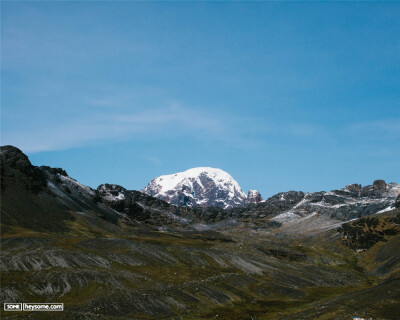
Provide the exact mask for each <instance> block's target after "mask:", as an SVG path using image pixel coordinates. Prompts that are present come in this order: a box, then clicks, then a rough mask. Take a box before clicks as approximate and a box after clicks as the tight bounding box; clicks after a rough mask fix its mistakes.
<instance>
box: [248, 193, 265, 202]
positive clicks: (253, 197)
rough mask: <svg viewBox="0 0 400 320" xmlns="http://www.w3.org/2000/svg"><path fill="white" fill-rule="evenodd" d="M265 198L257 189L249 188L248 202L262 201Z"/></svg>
mask: <svg viewBox="0 0 400 320" xmlns="http://www.w3.org/2000/svg"><path fill="white" fill-rule="evenodd" d="M263 201H264V199H263V197H262V196H261V194H260V193H259V192H258V191H257V190H249V192H248V194H247V203H253V204H254V203H255V204H257V203H261V202H263Z"/></svg>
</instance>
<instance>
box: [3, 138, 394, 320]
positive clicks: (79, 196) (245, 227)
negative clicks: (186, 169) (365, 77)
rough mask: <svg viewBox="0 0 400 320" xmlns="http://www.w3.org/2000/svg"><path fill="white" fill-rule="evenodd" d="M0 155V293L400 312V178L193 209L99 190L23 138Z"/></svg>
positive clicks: (184, 310)
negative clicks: (53, 164) (46, 161)
mask: <svg viewBox="0 0 400 320" xmlns="http://www.w3.org/2000/svg"><path fill="white" fill-rule="evenodd" d="M0 159H1V249H2V250H1V257H0V258H1V259H0V270H1V290H0V297H1V301H0V302H1V303H4V302H63V303H64V309H65V311H63V312H59V313H57V319H351V318H352V317H355V316H358V317H364V318H373V319H397V318H398V310H400V300H399V297H400V255H399V250H398V248H399V245H400V229H399V219H400V209H399V207H400V196H399V193H400V190H399V186H398V185H397V184H395V183H389V184H386V183H385V182H384V181H381V180H377V181H375V182H374V183H373V184H372V185H370V186H365V187H361V186H360V185H357V184H353V185H349V186H346V187H345V188H343V189H339V190H333V191H330V192H313V193H304V192H300V191H290V192H283V193H279V194H277V195H275V196H273V197H271V198H269V199H267V200H265V201H263V200H261V199H260V198H259V197H258V195H257V194H256V193H253V194H252V197H251V199H255V200H254V201H252V202H251V203H249V201H247V199H249V198H250V196H248V197H244V198H243V199H246V200H243V203H242V205H241V206H240V207H234V206H232V207H231V208H228V209H224V207H225V205H221V206H220V207H218V206H217V207H214V208H208V207H198V206H194V205H193V206H192V207H191V206H177V205H173V204H170V203H167V202H165V201H163V200H161V199H157V198H154V197H152V196H150V195H148V194H145V193H142V192H139V191H133V190H126V189H125V188H123V187H122V186H118V185H110V184H102V185H100V186H99V187H98V188H97V189H92V188H90V187H87V186H84V185H82V184H80V183H79V182H77V181H76V180H74V179H73V178H71V177H69V176H68V175H67V173H66V172H65V171H64V170H62V169H57V168H50V167H46V166H42V167H35V166H33V165H32V164H31V163H30V161H29V159H28V158H27V157H26V155H24V154H23V153H22V152H21V151H20V150H18V149H17V148H15V147H11V146H6V147H1V149H0ZM206 180H207V179H206V178H204V180H203V181H200V182H201V183H203V182H204V181H206ZM192 182H193V184H195V183H194V181H192ZM235 188H236V187H235ZM238 194H239V195H240V197H241V194H240V193H238ZM253 195H254V197H253ZM222 196H224V197H225V196H226V194H225V193H223V194H222ZM199 199H200V198H199ZM223 199H224V200H223V201H225V200H226V198H223ZM256 199H259V200H260V201H258V200H257V201H256ZM232 201H234V202H235V201H238V200H235V199H232ZM1 318H2V319H54V314H52V313H46V312H5V311H1Z"/></svg>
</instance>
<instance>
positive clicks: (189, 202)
mask: <svg viewBox="0 0 400 320" xmlns="http://www.w3.org/2000/svg"><path fill="white" fill-rule="evenodd" d="M141 191H142V192H143V193H146V194H148V195H150V196H153V197H156V198H159V199H162V200H164V201H166V202H168V203H171V204H174V205H178V206H189V207H221V208H223V209H227V208H232V207H241V206H243V205H244V204H245V203H246V202H247V197H246V195H245V194H244V193H243V191H242V189H241V188H240V186H239V184H238V183H237V182H236V181H235V180H234V179H233V178H232V177H231V176H230V175H229V174H228V173H227V172H225V171H223V170H221V169H215V168H209V167H204V168H203V167H200V168H193V169H189V170H187V171H185V172H178V173H174V174H170V175H165V176H160V177H157V178H154V179H153V180H152V181H151V182H150V183H149V184H148V185H147V186H146V187H145V188H144V189H143V190H141Z"/></svg>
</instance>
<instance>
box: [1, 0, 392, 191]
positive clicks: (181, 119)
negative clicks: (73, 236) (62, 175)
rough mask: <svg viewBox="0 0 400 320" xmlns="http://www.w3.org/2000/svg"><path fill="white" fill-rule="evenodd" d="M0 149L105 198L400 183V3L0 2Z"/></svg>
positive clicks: (317, 188)
mask: <svg viewBox="0 0 400 320" xmlns="http://www.w3.org/2000/svg"><path fill="white" fill-rule="evenodd" d="M1 6H2V8H1V9H2V10H1V62H2V71H1V76H2V83H1V85H2V88H1V89H2V90H1V144H2V145H4V144H12V145H15V146H17V147H19V148H20V149H22V150H23V151H24V152H26V153H27V154H28V155H29V157H30V159H31V161H32V162H33V164H35V165H43V164H46V165H51V166H55V167H62V168H64V169H66V170H67V172H68V173H69V175H70V176H72V177H74V178H76V179H78V180H79V181H80V182H82V183H84V184H87V185H90V186H92V187H97V186H98V185H99V184H101V183H105V182H108V183H117V184H121V185H123V186H125V187H126V188H128V189H141V188H143V187H144V186H145V185H146V184H147V183H148V182H149V181H150V180H151V179H152V178H154V177H156V176H159V175H161V174H169V173H173V172H177V171H183V170H186V169H189V168H191V167H196V166H212V167H217V168H221V169H223V170H225V171H227V172H229V173H230V174H231V175H232V176H233V177H234V178H235V179H236V180H237V181H238V182H239V184H240V185H241V187H242V188H243V190H244V191H245V192H247V190H248V189H249V188H253V189H258V190H260V192H261V193H262V195H263V196H264V197H268V196H271V195H272V194H274V193H277V192H280V191H287V190H304V191H318V190H330V189H333V188H339V187H342V186H344V185H346V184H348V183H354V182H357V183H361V184H363V185H365V184H371V183H372V181H373V180H374V179H378V178H383V179H385V180H387V181H396V182H400V170H399V162H400V161H399V159H400V151H399V150H400V36H399V30H400V3H396V2H386V3H379V2H351V3H346V2H328V3H323V2H300V3H299V2H286V3H282V2H281V3H278V2H200V3H192V2H89V1H88V2H2V3H1Z"/></svg>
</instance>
